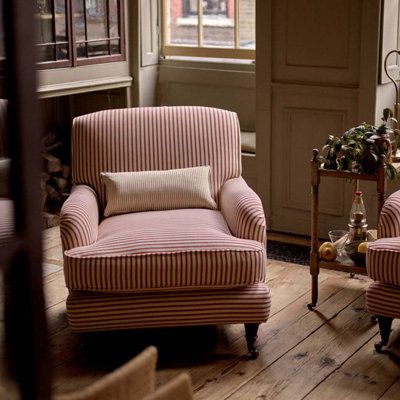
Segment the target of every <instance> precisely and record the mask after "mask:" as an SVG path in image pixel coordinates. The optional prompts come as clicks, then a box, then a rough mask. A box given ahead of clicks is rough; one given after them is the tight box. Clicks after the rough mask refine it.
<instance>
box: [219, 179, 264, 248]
mask: <svg viewBox="0 0 400 400" xmlns="http://www.w3.org/2000/svg"><path fill="white" fill-rule="evenodd" d="M220 205H221V212H222V214H223V216H224V217H225V219H226V222H227V223H228V226H229V229H230V230H231V232H232V233H233V234H234V235H235V236H236V237H239V238H242V239H250V240H257V241H258V242H260V243H263V244H264V245H265V244H266V241H267V233H266V222H265V215H264V210H263V206H262V203H261V200H260V198H259V197H258V196H257V194H256V193H254V191H253V190H252V189H250V188H249V187H248V186H247V183H246V182H245V181H244V179H243V178H242V177H239V178H234V179H229V180H227V181H226V182H225V183H224V185H223V186H222V188H221V194H220Z"/></svg>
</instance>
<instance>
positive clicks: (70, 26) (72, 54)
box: [65, 0, 76, 67]
mask: <svg viewBox="0 0 400 400" xmlns="http://www.w3.org/2000/svg"><path fill="white" fill-rule="evenodd" d="M65 1H66V4H67V6H66V11H67V18H66V23H67V32H68V41H69V47H68V48H69V58H70V60H71V63H72V66H73V67H75V65H76V46H75V28H74V15H75V7H74V2H73V1H72V0H65Z"/></svg>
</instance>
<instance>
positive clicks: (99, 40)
mask: <svg viewBox="0 0 400 400" xmlns="http://www.w3.org/2000/svg"><path fill="white" fill-rule="evenodd" d="M36 6H37V14H36V16H37V19H38V30H39V32H38V40H37V49H38V61H39V63H40V64H39V65H40V66H41V67H44V68H46V67H47V68H56V67H68V66H77V65H85V64H94V63H99V62H111V61H120V60H124V58H125V55H124V53H125V50H124V40H123V37H124V35H123V32H124V29H123V1H122V0H36Z"/></svg>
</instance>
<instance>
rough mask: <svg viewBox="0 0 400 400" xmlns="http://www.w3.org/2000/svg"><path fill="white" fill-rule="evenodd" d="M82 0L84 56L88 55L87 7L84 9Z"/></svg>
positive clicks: (84, 1) (84, 0) (84, 3)
mask: <svg viewBox="0 0 400 400" xmlns="http://www.w3.org/2000/svg"><path fill="white" fill-rule="evenodd" d="M82 1H83V18H84V21H85V53H86V58H88V57H89V51H88V42H87V41H88V29H87V9H86V0H82Z"/></svg>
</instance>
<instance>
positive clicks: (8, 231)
mask: <svg viewBox="0 0 400 400" xmlns="http://www.w3.org/2000/svg"><path fill="white" fill-rule="evenodd" d="M13 232H14V206H13V202H12V201H11V200H8V199H0V247H1V246H4V245H6V244H7V243H8V241H9V240H10V238H11V237H12V235H13Z"/></svg>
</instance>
